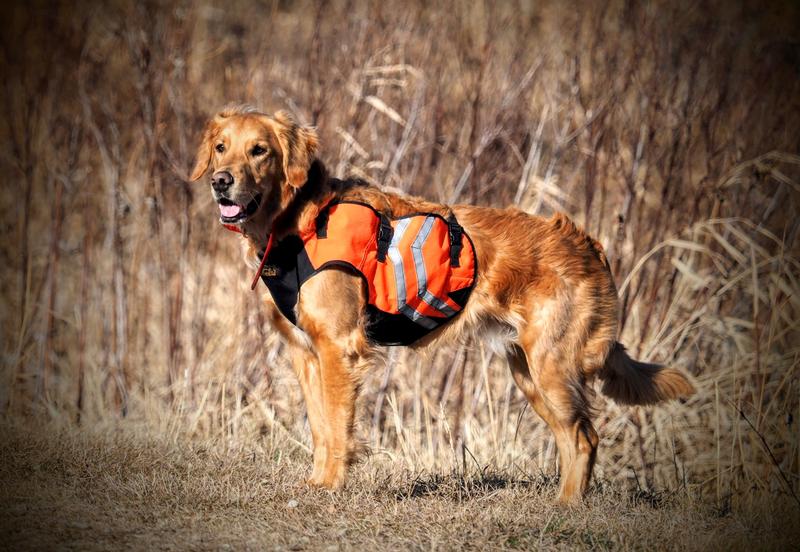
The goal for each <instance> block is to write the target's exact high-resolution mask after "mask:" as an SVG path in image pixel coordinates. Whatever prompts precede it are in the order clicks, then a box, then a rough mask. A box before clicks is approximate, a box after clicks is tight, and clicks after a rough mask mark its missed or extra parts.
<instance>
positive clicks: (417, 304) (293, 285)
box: [261, 201, 477, 345]
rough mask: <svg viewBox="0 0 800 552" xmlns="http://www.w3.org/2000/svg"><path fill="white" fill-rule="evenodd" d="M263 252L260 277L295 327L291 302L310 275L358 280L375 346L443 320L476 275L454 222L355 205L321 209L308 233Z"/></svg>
mask: <svg viewBox="0 0 800 552" xmlns="http://www.w3.org/2000/svg"><path fill="white" fill-rule="evenodd" d="M266 254H267V258H266V260H265V262H264V269H263V271H262V273H261V278H262V280H263V281H264V283H265V284H266V285H267V288H269V291H270V294H271V295H272V298H273V300H274V301H275V304H276V305H277V306H278V309H279V310H280V311H281V312H282V313H283V315H284V316H286V318H288V319H289V320H290V321H291V322H292V323H293V324H295V325H296V324H297V316H296V313H295V307H296V305H297V297H298V295H299V293H300V289H301V288H302V286H303V283H304V282H306V281H307V280H308V279H309V278H311V277H312V276H313V275H314V274H316V273H317V272H319V271H321V270H326V269H330V268H339V269H344V270H349V271H351V272H353V273H355V274H358V275H359V276H361V277H362V278H363V279H364V282H365V284H366V288H367V291H368V300H367V302H368V305H367V324H366V333H367V337H368V338H369V339H370V340H371V341H373V342H374V343H377V344H381V345H408V344H411V343H413V342H415V341H417V340H418V339H420V338H421V337H423V336H424V335H426V334H428V333H429V332H431V331H433V330H435V329H436V328H438V327H439V326H441V325H443V324H445V323H446V322H448V321H450V320H451V319H452V318H453V317H454V316H456V315H457V314H458V313H459V312H460V311H461V310H462V309H463V308H464V306H465V305H466V303H467V299H468V298H469V295H470V293H471V292H472V289H473V287H474V285H475V278H476V275H477V262H476V259H475V247H474V245H473V244H472V240H471V239H470V238H469V236H468V235H467V234H466V233H465V232H464V230H463V229H462V228H461V226H460V225H459V224H458V222H457V221H456V219H455V217H451V218H450V219H445V218H443V217H442V216H440V215H437V214H431V213H417V214H413V215H409V216H403V217H399V218H396V219H390V218H388V217H387V216H386V215H384V214H382V213H380V212H378V211H376V210H375V209H374V208H372V207H371V206H370V205H367V204H363V203H358V202H354V201H334V202H332V203H330V204H328V205H327V206H326V207H325V208H324V209H323V210H322V211H321V212H320V215H319V216H318V217H317V219H316V221H315V225H314V227H313V228H309V229H308V230H306V231H303V232H301V233H300V234H299V235H290V236H287V237H286V238H284V239H282V240H281V241H280V242H278V243H276V244H274V245H273V246H272V247H270V248H268V251H267V252H266ZM261 255H262V257H263V255H264V253H261ZM330 300H331V301H336V300H339V298H338V297H331V298H330Z"/></svg>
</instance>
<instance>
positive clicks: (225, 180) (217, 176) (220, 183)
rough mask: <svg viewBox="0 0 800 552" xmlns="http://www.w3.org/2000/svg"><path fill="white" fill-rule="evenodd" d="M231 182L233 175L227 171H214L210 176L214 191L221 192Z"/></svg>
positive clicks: (229, 185) (228, 186)
mask: <svg viewBox="0 0 800 552" xmlns="http://www.w3.org/2000/svg"><path fill="white" fill-rule="evenodd" d="M231 184H233V175H232V174H231V173H229V172H228V171H219V172H215V173H214V175H213V176H212V177H211V187H212V188H214V191H215V192H218V193H222V192H224V191H225V190H227V189H228V188H230V187H231Z"/></svg>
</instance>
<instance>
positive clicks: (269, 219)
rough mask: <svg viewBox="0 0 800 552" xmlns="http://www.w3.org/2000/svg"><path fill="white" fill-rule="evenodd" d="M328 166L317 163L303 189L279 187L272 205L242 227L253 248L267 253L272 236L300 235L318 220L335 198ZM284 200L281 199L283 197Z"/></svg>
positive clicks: (312, 166)
mask: <svg viewBox="0 0 800 552" xmlns="http://www.w3.org/2000/svg"><path fill="white" fill-rule="evenodd" d="M329 188H330V185H329V181H328V175H327V171H326V169H325V166H324V165H323V163H322V162H321V161H319V160H318V159H315V160H314V162H313V163H311V166H310V167H309V170H308V179H307V180H306V182H305V184H303V185H302V186H301V187H299V188H294V187H291V186H286V185H282V186H276V187H275V191H274V192H273V193H274V195H273V196H272V197H268V198H267V199H266V200H265V201H267V202H269V203H272V204H273V205H274V207H273V208H270V207H272V206H271V205H270V204H269V203H268V204H267V205H265V206H264V207H265V208H264V209H261V211H260V212H259V213H258V214H257V215H256V216H255V217H253V218H252V219H250V220H248V221H246V222H245V223H244V224H242V225H241V227H240V230H241V232H242V235H243V236H244V238H245V239H246V240H247V241H248V242H249V245H250V247H251V248H252V249H253V250H255V251H258V252H260V251H264V250H265V249H266V247H267V243H268V241H269V238H270V235H271V234H274V239H275V240H280V239H281V238H283V237H284V236H286V235H288V234H296V233H298V232H299V231H301V230H303V229H305V228H306V226H307V225H309V224H311V222H312V221H313V220H314V219H315V218H316V216H317V213H318V212H319V209H321V208H322V207H323V206H324V204H325V203H327V202H328V200H329V199H330V198H331V197H332V192H331V190H330V189H329ZM279 196H280V197H279Z"/></svg>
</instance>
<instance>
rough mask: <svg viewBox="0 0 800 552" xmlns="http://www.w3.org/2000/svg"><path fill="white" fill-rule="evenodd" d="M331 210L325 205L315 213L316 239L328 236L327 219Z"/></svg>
mask: <svg viewBox="0 0 800 552" xmlns="http://www.w3.org/2000/svg"><path fill="white" fill-rule="evenodd" d="M330 211H331V210H330V209H329V208H328V206H327V205H326V206H325V207H324V208H323V209H322V210H321V211H320V212H319V215H317V219H316V220H315V221H314V226H315V227H316V229H317V239H324V238H327V237H328V219H329V218H330V216H331V212H330Z"/></svg>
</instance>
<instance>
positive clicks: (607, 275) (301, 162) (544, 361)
mask: <svg viewBox="0 0 800 552" xmlns="http://www.w3.org/2000/svg"><path fill="white" fill-rule="evenodd" d="M215 140H224V141H225V144H226V150H225V152H224V154H218V153H215V150H214V143H215ZM255 142H263V143H267V144H269V145H270V146H271V148H272V152H271V153H270V156H269V159H268V160H263V161H260V162H255V161H254V159H253V158H252V156H250V155H249V154H248V151H250V147H251V144H253V143H255ZM317 144H318V140H317V135H316V133H315V132H314V130H313V129H311V128H309V127H303V126H301V125H299V124H298V123H296V122H295V121H294V119H292V117H291V116H289V115H288V114H286V113H278V114H276V115H274V116H268V115H265V114H262V113H259V112H257V111H254V110H251V109H248V108H242V107H235V108H230V109H227V110H225V111H223V112H222V113H220V114H219V115H217V116H216V117H214V118H213V119H212V120H211V121H210V122H209V124H208V127H207V128H206V131H205V135H204V138H203V141H202V143H201V146H200V148H199V152H198V162H197V166H196V168H195V170H194V174H193V179H195V180H196V179H199V178H200V177H202V176H203V174H205V173H206V171H207V170H208V169H209V168H212V169H213V170H219V169H221V168H224V169H225V170H228V171H229V172H231V174H233V175H234V179H235V184H234V186H233V187H232V193H234V194H236V197H237V198H244V199H247V198H252V197H255V196H256V195H257V194H259V193H261V194H263V197H264V198H265V200H264V201H263V202H262V204H261V206H260V208H259V210H258V211H257V212H256V213H255V214H254V215H253V216H252V217H251V218H250V219H249V220H247V221H245V222H243V223H242V224H241V225H240V229H241V231H242V233H243V236H244V238H245V239H244V240H243V241H244V243H245V257H246V259H247V262H248V263H249V264H250V266H256V265H257V261H258V259H257V255H256V252H257V251H262V250H263V249H264V248H265V246H266V243H267V239H268V237H269V235H270V233H273V234H274V238H275V239H276V240H280V239H281V238H283V237H284V236H286V235H288V234H291V233H296V232H297V231H298V229H299V228H307V227H309V226H310V225H311V224H312V223H313V221H314V219H315V218H316V216H317V214H318V212H319V209H320V208H321V207H322V206H324V205H325V204H326V203H327V202H328V201H329V200H331V199H333V198H339V199H345V198H346V199H351V200H357V201H362V202H365V203H368V204H370V205H372V206H374V207H375V208H376V209H378V210H380V211H382V212H385V213H387V214H390V215H393V216H400V215H404V214H408V213H412V212H433V213H440V214H442V215H444V216H447V215H449V214H450V213H451V212H452V213H455V215H456V216H457V218H458V220H459V222H460V223H461V224H462V226H463V227H464V229H465V230H466V231H467V232H468V233H469V235H470V237H471V238H472V240H473V242H474V244H475V250H476V254H477V260H478V267H479V272H478V278H477V281H476V284H475V288H474V291H473V293H472V295H471V297H470V300H469V302H468V304H467V306H466V307H465V309H464V310H463V312H462V313H460V314H459V315H458V316H457V317H456V318H455V319H454V320H453V321H452V322H451V323H449V324H447V325H445V326H444V327H442V328H440V329H439V330H437V331H436V332H434V333H433V334H431V335H430V336H429V337H427V338H425V339H424V340H423V341H422V342H419V343H417V344H415V345H414V346H415V347H429V346H434V345H435V344H436V343H438V342H452V341H456V340H460V341H463V342H466V343H468V344H475V343H479V342H484V343H485V344H486V345H487V346H489V347H491V348H492V349H493V350H496V351H498V352H500V353H502V354H504V355H506V358H507V359H508V363H509V367H510V368H511V373H512V376H513V378H514V381H515V382H516V384H517V386H518V387H519V388H520V390H521V391H522V392H523V393H524V395H525V397H526V398H527V399H528V401H529V402H530V404H531V405H532V407H533V408H534V409H535V410H536V412H537V413H538V414H539V415H540V416H541V417H542V418H543V419H544V420H545V421H546V422H547V424H548V425H549V426H550V428H551V429H552V430H553V433H554V434H555V438H556V444H557V446H558V451H559V466H560V473H561V488H560V499H561V500H562V501H568V500H572V499H575V498H576V497H580V496H581V495H582V493H583V492H584V491H585V490H586V488H587V486H588V484H589V480H590V478H591V473H592V467H593V464H594V460H595V456H596V453H597V445H598V442H599V438H598V436H597V433H596V432H595V430H594V427H593V426H592V422H591V408H590V401H589V399H590V395H591V393H590V388H589V385H588V384H589V382H590V380H591V379H592V378H593V377H594V376H598V377H599V378H601V379H602V380H603V381H604V385H603V387H602V389H603V392H604V393H606V394H608V395H609V396H610V397H612V398H613V399H615V400H617V401H618V402H621V403H624V404H651V403H654V402H657V401H661V400H665V399H673V398H678V397H685V396H688V395H690V394H692V393H693V392H694V388H693V387H692V384H691V383H690V382H689V380H688V379H687V378H686V377H685V376H684V375H683V374H682V373H680V372H679V371H677V370H675V369H672V368H665V367H663V366H659V365H656V364H644V363H639V362H637V361H634V360H633V359H631V358H630V357H629V356H628V355H627V353H626V352H625V350H624V348H623V347H622V345H620V344H619V343H618V342H617V327H618V324H617V322H618V305H617V291H616V288H615V286H614V281H613V278H612V276H611V272H610V270H609V265H608V261H607V259H606V256H605V253H604V251H603V248H602V246H601V245H600V244H599V243H598V242H597V241H596V240H594V239H592V238H591V237H589V236H588V235H586V233H584V231H583V230H581V229H580V228H578V227H576V226H575V224H574V223H573V222H572V221H571V220H570V219H569V218H568V217H566V216H565V215H563V214H556V215H554V216H553V217H551V218H549V219H545V218H540V217H534V216H531V215H528V214H527V213H524V212H522V211H519V210H517V209H513V208H509V209H493V208H487V207H476V206H469V205H458V206H454V207H452V208H451V207H448V206H444V205H439V204H435V203H431V202H428V201H426V200H424V199H421V198H417V197H409V196H405V195H402V194H400V193H398V192H397V191H395V190H392V191H389V190H385V189H384V190H381V189H379V188H377V187H374V186H366V185H363V183H358V184H356V183H354V182H349V181H340V180H336V179H332V178H328V177H327V175H326V173H325V171H324V168H323V166H322V164H321V162H320V161H318V160H315V157H314V156H315V152H316V149H317ZM312 165H313V168H312ZM310 170H311V171H314V173H315V174H316V175H317V177H316V178H313V179H308V181H307V175H308V173H309V171H310ZM451 209H452V211H451ZM265 303H266V305H267V308H268V309H269V312H270V317H271V320H272V322H273V325H274V327H275V328H276V329H277V330H278V331H279V332H280V333H281V334H282V335H283V337H284V339H285V340H286V342H287V343H288V345H289V347H290V349H291V351H292V365H293V367H294V370H295V372H296V373H297V377H298V380H299V382H300V386H301V388H302V390H303V394H304V396H305V401H306V407H307V410H308V420H309V424H310V426H311V434H312V439H313V443H314V467H313V470H312V473H311V477H310V479H309V483H310V484H312V485H316V486H321V487H325V488H329V489H336V488H340V487H341V486H342V485H344V482H345V478H346V474H347V468H348V466H349V464H350V463H351V462H352V460H353V458H354V455H355V453H356V448H357V446H356V444H355V442H354V439H353V423H354V419H355V402H356V396H357V393H358V390H359V387H360V384H361V382H362V380H363V377H364V374H365V373H366V371H367V370H368V369H369V368H370V366H371V365H372V364H373V362H372V361H373V359H374V357H375V354H376V349H375V347H374V346H372V345H371V344H370V343H369V342H368V341H367V339H366V336H365V333H364V322H365V319H364V313H365V305H366V297H365V290H364V286H363V284H362V281H361V280H360V279H359V278H358V277H357V276H354V275H352V274H349V273H346V272H343V271H339V270H335V269H333V270H325V271H322V272H320V273H319V274H317V275H316V276H314V277H312V278H311V279H310V280H308V281H307V282H306V283H305V284H304V285H303V288H302V292H301V294H300V297H299V300H298V305H297V320H298V325H299V327H300V328H301V330H298V329H296V328H294V327H293V326H292V325H291V324H290V323H289V322H288V321H287V320H286V319H285V318H284V317H283V316H282V315H281V314H280V313H279V312H278V310H277V309H276V308H275V306H274V304H273V303H272V300H271V298H270V296H269V294H266V296H265Z"/></svg>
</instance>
